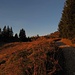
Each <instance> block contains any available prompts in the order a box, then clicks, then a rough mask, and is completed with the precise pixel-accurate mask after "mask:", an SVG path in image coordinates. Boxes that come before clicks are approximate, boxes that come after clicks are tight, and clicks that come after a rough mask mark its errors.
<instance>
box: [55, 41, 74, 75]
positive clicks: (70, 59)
mask: <svg viewBox="0 0 75 75" xmlns="http://www.w3.org/2000/svg"><path fill="white" fill-rule="evenodd" d="M56 44H57V45H58V46H59V47H60V48H62V51H63V54H64V57H65V68H66V72H67V74H66V75H75V48H73V47H71V46H69V45H65V44H63V43H62V42H60V41H57V42H56Z"/></svg>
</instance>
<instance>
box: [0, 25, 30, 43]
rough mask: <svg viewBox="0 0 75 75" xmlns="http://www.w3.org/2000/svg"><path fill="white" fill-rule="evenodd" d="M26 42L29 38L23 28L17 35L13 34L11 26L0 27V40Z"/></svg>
mask: <svg viewBox="0 0 75 75" xmlns="http://www.w3.org/2000/svg"><path fill="white" fill-rule="evenodd" d="M21 41H22V42H27V41H30V38H29V37H28V38H27V37H26V33H25V30H24V29H23V28H22V29H21V30H20V32H19V35H18V34H17V33H16V34H15V35H13V30H12V27H9V26H7V27H6V26H4V28H3V29H1V28H0V42H21Z"/></svg>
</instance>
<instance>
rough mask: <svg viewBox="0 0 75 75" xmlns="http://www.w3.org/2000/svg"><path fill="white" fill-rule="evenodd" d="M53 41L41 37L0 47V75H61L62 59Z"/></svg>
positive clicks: (60, 52)
mask: <svg viewBox="0 0 75 75" xmlns="http://www.w3.org/2000/svg"><path fill="white" fill-rule="evenodd" d="M53 40H54V39H46V38H43V37H42V38H39V39H37V40H35V41H33V42H27V43H26V42H14V43H8V44H5V45H3V46H1V47H0V75H63V73H64V70H63V66H64V63H62V62H61V61H63V58H64V57H63V54H62V51H61V50H60V49H59V48H58V47H57V46H56V45H55V44H54V41H53ZM62 65H63V66H62Z"/></svg>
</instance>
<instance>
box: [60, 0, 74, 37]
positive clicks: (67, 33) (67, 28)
mask: <svg viewBox="0 0 75 75" xmlns="http://www.w3.org/2000/svg"><path fill="white" fill-rule="evenodd" d="M59 32H60V36H61V37H65V38H73V37H75V0H66V2H65V5H64V10H63V13H62V18H61V20H60V23H59Z"/></svg>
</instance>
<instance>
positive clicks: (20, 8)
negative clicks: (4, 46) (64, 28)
mask: <svg viewBox="0 0 75 75" xmlns="http://www.w3.org/2000/svg"><path fill="white" fill-rule="evenodd" d="M64 3H65V0H0V28H3V27H4V26H5V25H6V26H10V27H12V29H13V31H14V34H15V33H19V31H20V29H22V28H23V29H25V31H26V35H27V36H36V35H37V34H38V35H40V36H42V35H47V34H50V33H52V32H55V31H57V29H58V24H59V22H60V19H61V16H62V10H63V7H64Z"/></svg>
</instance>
